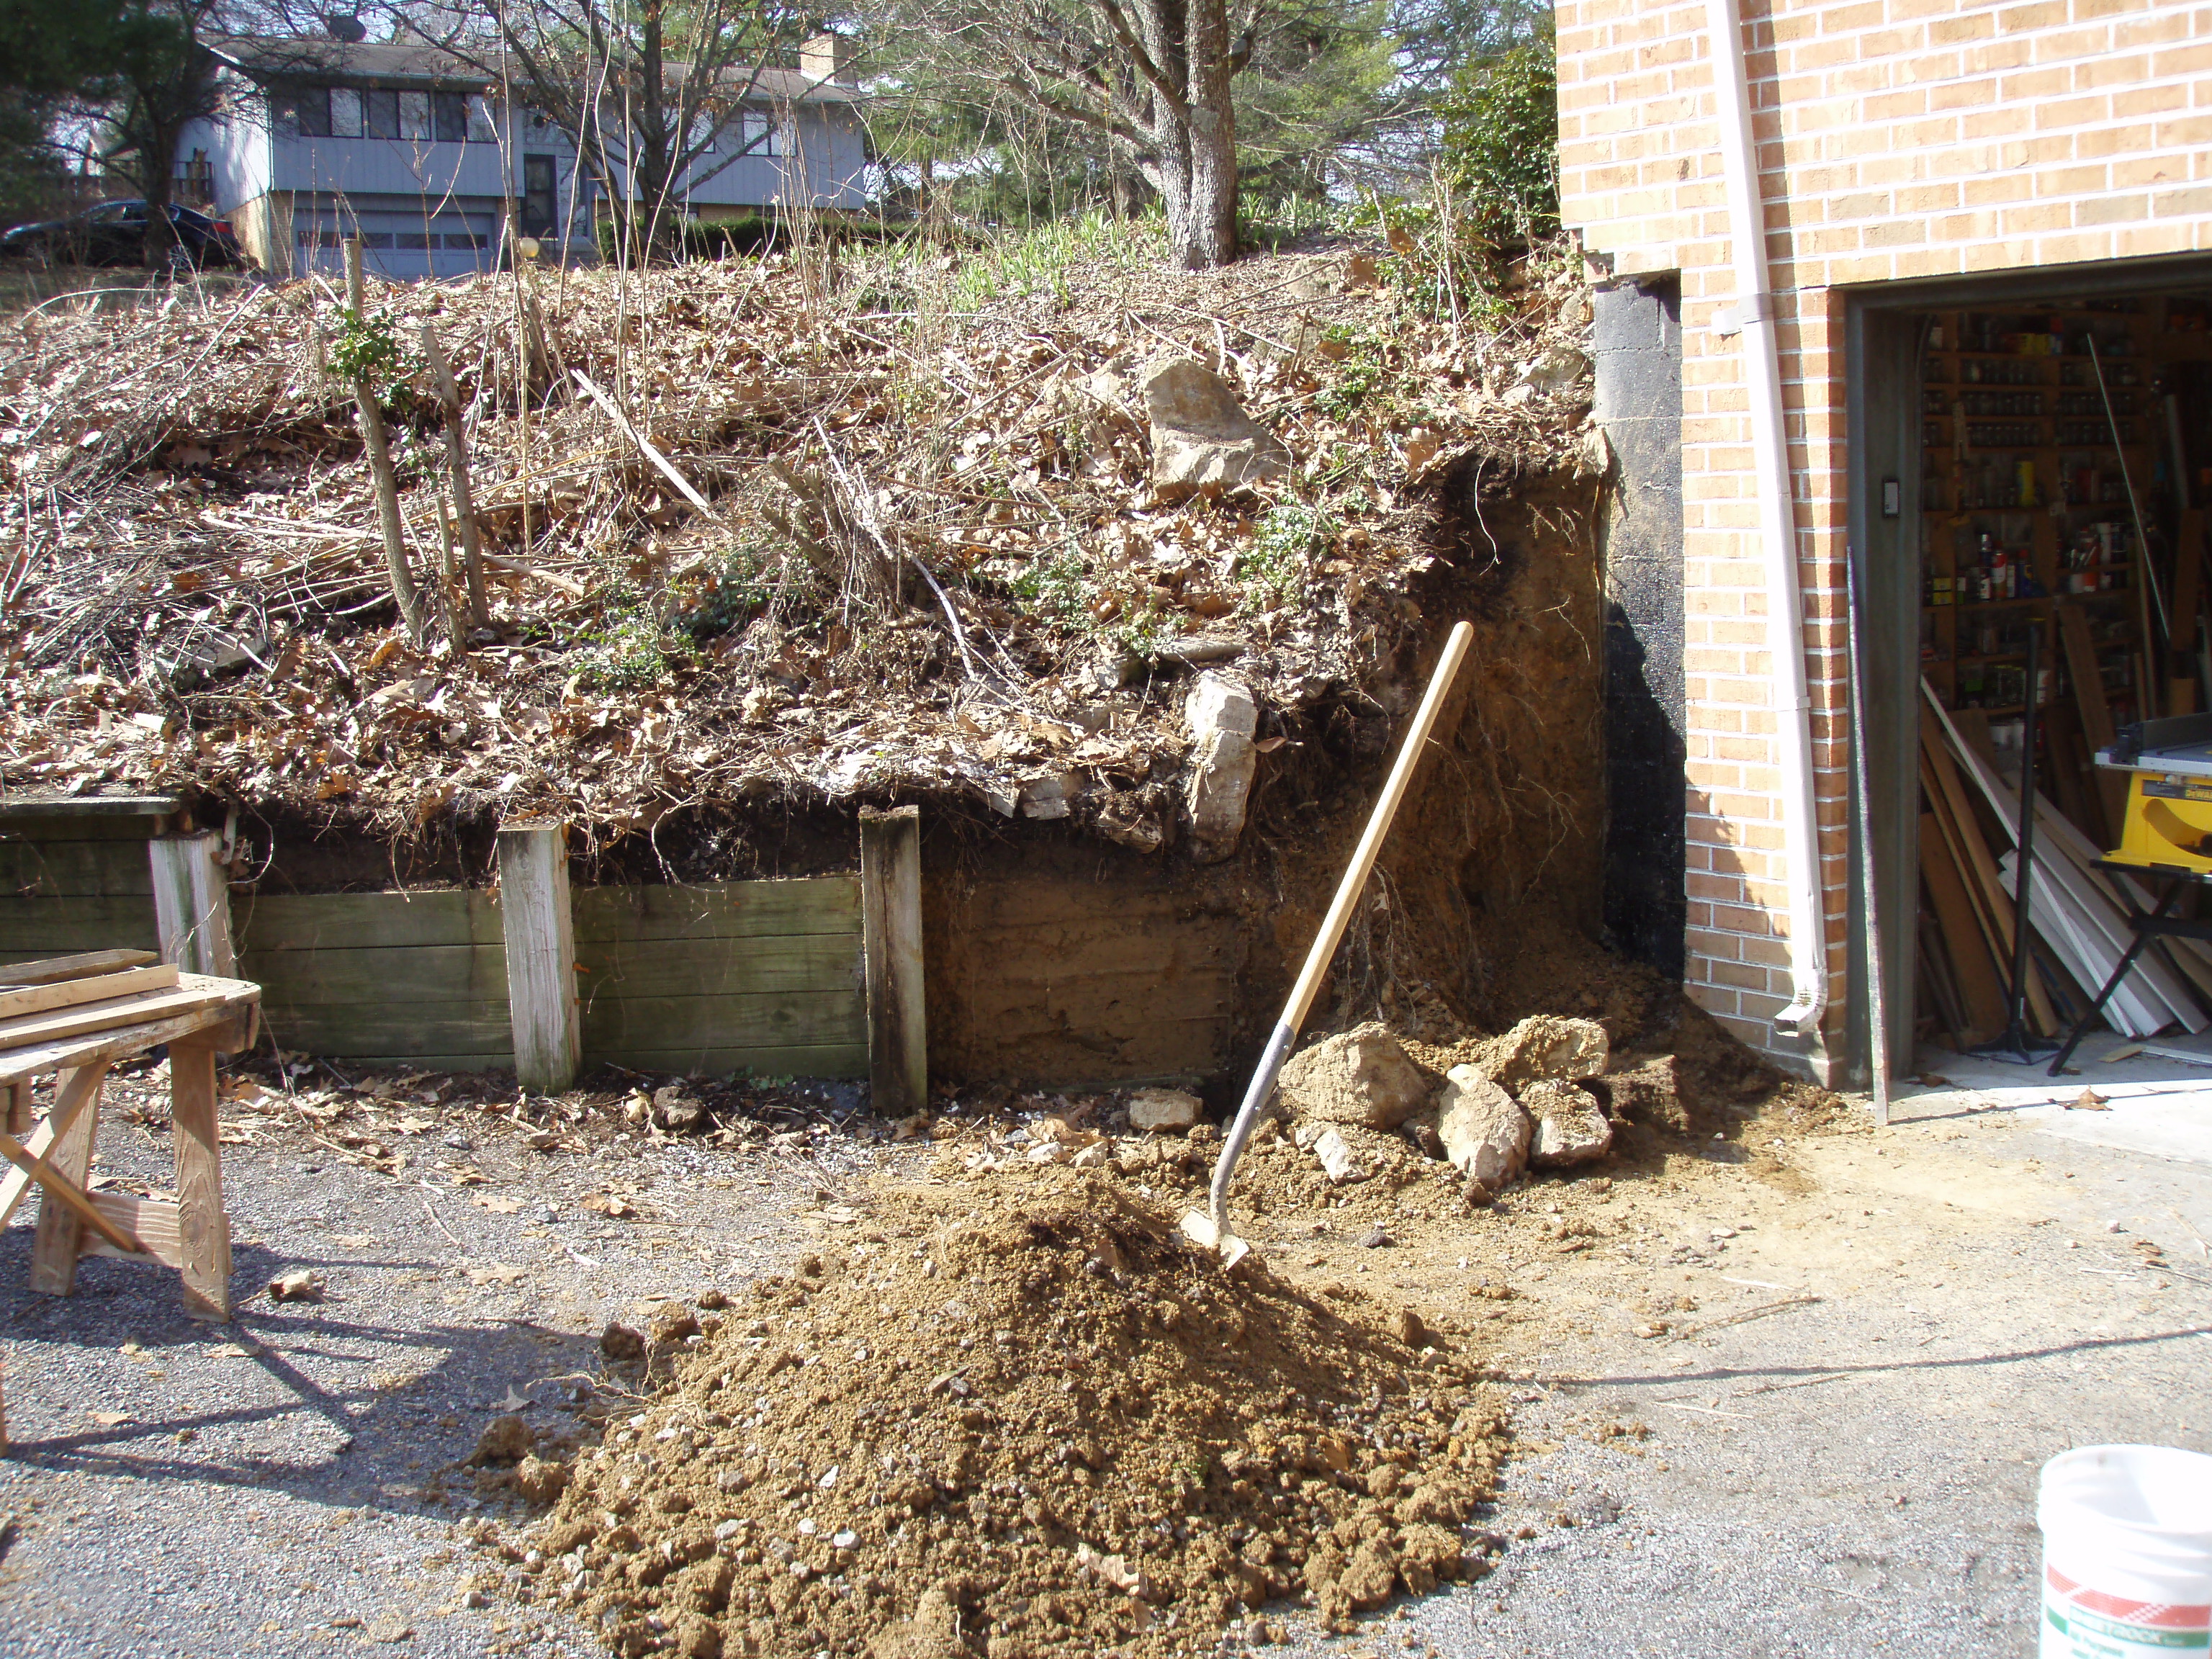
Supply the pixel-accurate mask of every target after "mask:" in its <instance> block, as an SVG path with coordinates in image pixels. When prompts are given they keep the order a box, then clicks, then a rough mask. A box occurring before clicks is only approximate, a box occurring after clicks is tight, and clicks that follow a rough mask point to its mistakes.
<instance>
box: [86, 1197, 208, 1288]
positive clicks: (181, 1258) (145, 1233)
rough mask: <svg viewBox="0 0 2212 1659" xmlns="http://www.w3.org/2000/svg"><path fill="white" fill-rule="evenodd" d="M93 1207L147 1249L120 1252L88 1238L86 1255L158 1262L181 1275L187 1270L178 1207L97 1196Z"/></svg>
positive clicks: (149, 1200) (155, 1201)
mask: <svg viewBox="0 0 2212 1659" xmlns="http://www.w3.org/2000/svg"><path fill="white" fill-rule="evenodd" d="M92 1205H93V1207H94V1209H96V1210H98V1211H99V1212H100V1214H102V1215H104V1216H106V1218H108V1220H109V1221H111V1222H112V1223H113V1224H114V1225H115V1226H116V1228H117V1229H118V1231H121V1232H122V1233H123V1234H124V1235H125V1237H130V1238H135V1239H137V1241H138V1243H140V1244H141V1245H143V1247H144V1249H143V1250H118V1249H116V1248H115V1246H114V1245H112V1244H111V1243H108V1242H107V1241H106V1239H104V1238H88V1239H86V1240H85V1241H84V1254H85V1255H105V1256H113V1257H115V1258H116V1259H118V1260H119V1261H156V1262H159V1263H160V1264H161V1266H162V1267H174V1268H176V1269H177V1270H178V1271H179V1272H180V1273H181V1272H182V1271H183V1270H184V1266H185V1250H184V1239H183V1237H182V1235H181V1233H180V1232H179V1228H178V1225H177V1219H178V1208H177V1206H175V1205H174V1204H172V1203H170V1202H169V1201H168V1200H166V1199H159V1198H133V1197H132V1196H131V1194H128V1193H94V1194H92Z"/></svg>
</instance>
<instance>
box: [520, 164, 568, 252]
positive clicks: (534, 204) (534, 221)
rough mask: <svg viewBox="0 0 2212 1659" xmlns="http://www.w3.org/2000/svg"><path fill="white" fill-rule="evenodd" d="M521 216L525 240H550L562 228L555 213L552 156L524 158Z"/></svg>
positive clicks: (521, 227)
mask: <svg viewBox="0 0 2212 1659" xmlns="http://www.w3.org/2000/svg"><path fill="white" fill-rule="evenodd" d="M559 228H560V224H559V221H558V220H557V219H556V216H555V212H554V198H553V158H552V157H551V156H550V155H526V156H524V157H523V158H522V211H521V226H520V229H521V232H522V234H524V235H525V236H550V235H552V234H554V232H555V231H556V230H557V229H559Z"/></svg>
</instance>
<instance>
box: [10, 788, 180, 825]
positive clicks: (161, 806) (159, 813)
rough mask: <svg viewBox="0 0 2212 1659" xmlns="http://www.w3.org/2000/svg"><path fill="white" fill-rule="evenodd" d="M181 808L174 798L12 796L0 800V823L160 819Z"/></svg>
mask: <svg viewBox="0 0 2212 1659" xmlns="http://www.w3.org/2000/svg"><path fill="white" fill-rule="evenodd" d="M182 805H184V801H183V800H182V799H180V798H179V797H178V796H175V795H15V796H12V797H11V798H10V799H8V800H5V801H0V823H5V824H7V825H8V827H9V829H15V828H16V827H17V826H19V825H20V824H22V823H40V822H42V821H45V820H48V819H51V820H52V821H53V822H55V823H79V822H81V821H82V820H85V819H93V820H95V821H99V820H111V819H115V818H147V817H166V816H167V815H168V814H169V813H171V812H173V811H177V809H178V808H179V807H180V806H182Z"/></svg>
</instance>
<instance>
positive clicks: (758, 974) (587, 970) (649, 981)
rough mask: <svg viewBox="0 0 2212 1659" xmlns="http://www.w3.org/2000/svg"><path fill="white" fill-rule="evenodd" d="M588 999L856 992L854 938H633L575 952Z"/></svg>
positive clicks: (857, 975)
mask: <svg viewBox="0 0 2212 1659" xmlns="http://www.w3.org/2000/svg"><path fill="white" fill-rule="evenodd" d="M576 966H577V967H578V968H579V969H581V970H582V971H581V973H580V975H579V979H578V983H579V984H580V985H581V987H583V994H584V1000H585V1001H586V1003H587V1004H588V1003H591V1002H595V1001H599V1000H604V999H605V998H607V997H609V996H619V997H621V998H623V999H624V1000H640V999H648V998H653V997H671V996H753V995H760V994H769V993H778V992H794V991H820V992H840V991H854V990H857V989H859V988H860V938H859V936H858V935H857V934H853V933H799V934H794V935H793V936H791V937H789V938H785V939H758V940H754V941H750V942H747V943H744V944H743V945H740V944H738V942H736V941H733V940H730V939H665V940H650V939H647V940H633V941H628V942H625V943H623V944H621V945H597V946H594V947H593V948H592V949H591V950H589V951H586V949H584V947H582V946H581V945H579V946H578V947H577V950H576Z"/></svg>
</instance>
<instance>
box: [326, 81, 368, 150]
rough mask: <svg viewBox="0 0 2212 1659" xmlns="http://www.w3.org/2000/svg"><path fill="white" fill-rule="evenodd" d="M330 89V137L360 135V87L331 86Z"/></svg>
mask: <svg viewBox="0 0 2212 1659" xmlns="http://www.w3.org/2000/svg"><path fill="white" fill-rule="evenodd" d="M330 90H331V137H333V138H358V137H361V89H360V88H358V87H332V88H331V89H330Z"/></svg>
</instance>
